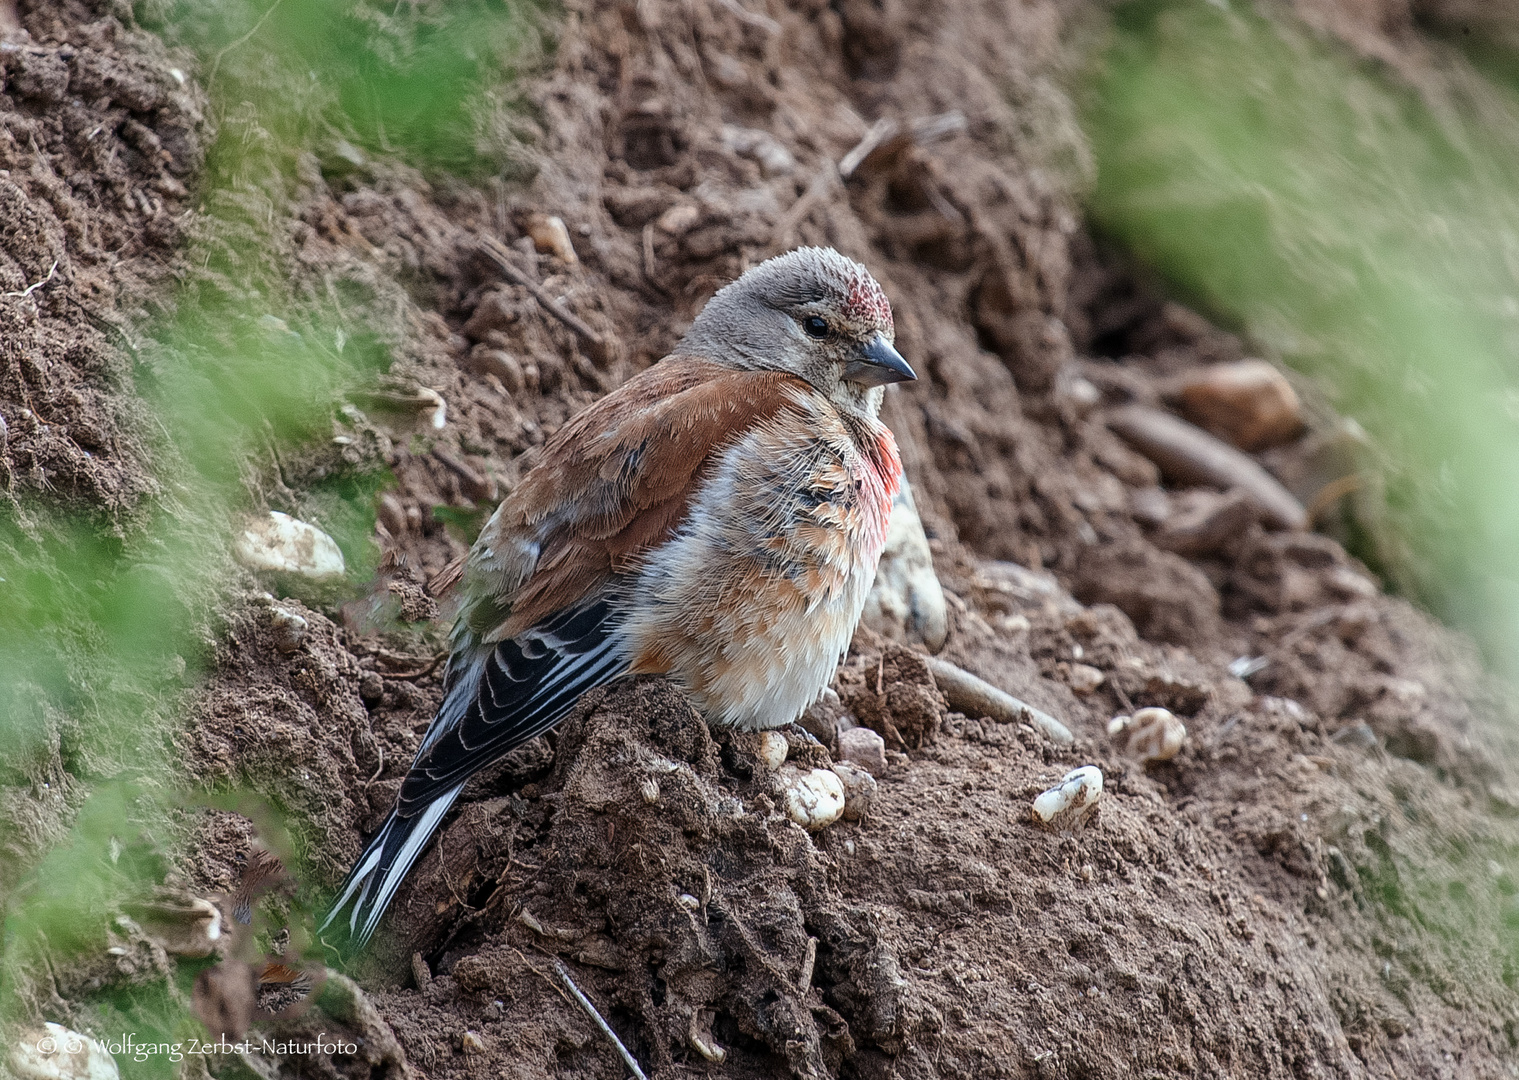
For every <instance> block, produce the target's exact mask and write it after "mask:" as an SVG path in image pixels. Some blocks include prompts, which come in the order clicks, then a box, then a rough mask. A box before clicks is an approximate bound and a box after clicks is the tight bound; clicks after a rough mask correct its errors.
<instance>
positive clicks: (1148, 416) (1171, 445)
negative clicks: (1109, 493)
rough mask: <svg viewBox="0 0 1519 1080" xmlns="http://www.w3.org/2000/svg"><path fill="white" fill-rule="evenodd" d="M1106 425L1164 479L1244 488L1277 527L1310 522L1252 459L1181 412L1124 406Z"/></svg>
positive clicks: (1289, 526)
mask: <svg viewBox="0 0 1519 1080" xmlns="http://www.w3.org/2000/svg"><path fill="white" fill-rule="evenodd" d="M1108 427H1109V428H1111V429H1112V430H1113V432H1114V434H1116V435H1117V436H1118V437H1119V438H1121V439H1123V441H1124V442H1126V443H1128V444H1129V445H1130V446H1132V447H1133V448H1134V449H1135V450H1138V451H1139V452H1140V453H1141V454H1143V455H1144V456H1145V457H1147V458H1149V459H1150V460H1151V461H1153V462H1155V464H1156V465H1158V466H1160V471H1161V475H1163V476H1165V477H1166V479H1168V480H1171V481H1173V482H1176V483H1181V484H1205V485H1207V486H1209V487H1216V488H1219V489H1221V490H1223V491H1228V490H1229V489H1230V488H1235V487H1237V488H1242V489H1244V491H1246V492H1247V493H1248V494H1249V495H1250V498H1251V499H1252V500H1253V501H1254V502H1255V504H1256V505H1257V506H1259V507H1260V508H1261V512H1262V515H1263V517H1264V519H1265V521H1266V524H1267V525H1269V526H1272V527H1274V528H1278V529H1302V528H1306V527H1307V525H1308V515H1307V513H1306V512H1304V510H1303V507H1302V504H1301V503H1299V502H1298V501H1297V499H1295V498H1294V497H1293V495H1292V492H1290V491H1288V490H1287V489H1286V488H1285V487H1283V486H1282V485H1281V482H1280V481H1278V480H1277V478H1276V477H1274V476H1272V475H1271V474H1270V473H1268V472H1267V471H1266V470H1265V469H1263V468H1261V466H1260V465H1258V464H1257V463H1256V461H1255V459H1253V458H1251V457H1249V456H1248V455H1246V454H1245V453H1244V452H1242V451H1240V450H1236V449H1235V448H1234V447H1232V446H1230V445H1229V444H1228V443H1226V442H1224V441H1223V440H1222V439H1219V438H1216V437H1215V436H1212V435H1209V434H1208V433H1207V432H1206V431H1204V430H1203V429H1202V428H1200V427H1197V426H1195V425H1193V424H1189V423H1187V422H1186V421H1185V420H1183V419H1182V418H1181V417H1179V416H1172V415H1171V414H1170V413H1168V412H1161V411H1160V410H1159V409H1151V408H1147V407H1146V406H1143V405H1125V406H1124V407H1123V408H1121V409H1115V410H1113V412H1112V413H1111V414H1109V416H1108Z"/></svg>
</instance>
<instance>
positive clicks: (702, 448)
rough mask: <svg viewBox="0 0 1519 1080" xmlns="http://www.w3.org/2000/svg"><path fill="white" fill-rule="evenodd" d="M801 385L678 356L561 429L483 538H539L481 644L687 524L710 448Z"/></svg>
mask: <svg viewBox="0 0 1519 1080" xmlns="http://www.w3.org/2000/svg"><path fill="white" fill-rule="evenodd" d="M805 388H806V384H805V383H803V382H802V381H801V380H799V379H797V378H795V377H794V376H791V375H784V374H781V373H778V372H764V371H734V370H733V369H731V368H727V367H723V366H721V365H718V364H714V363H712V362H711V361H708V360H700V359H695V358H692V357H671V358H670V359H667V360H664V361H662V362H661V363H659V364H657V365H656V366H654V367H652V368H650V369H648V370H647V371H645V372H643V373H642V374H640V375H638V376H636V377H635V378H633V379H631V380H629V381H628V382H627V383H625V384H624V385H623V386H622V387H620V388H619V389H617V390H616V391H614V392H613V393H611V394H609V395H607V396H606V397H605V398H602V399H601V400H600V401H599V402H597V403H596V404H595V405H592V406H591V407H590V408H588V409H586V410H585V411H584V412H582V413H580V414H579V415H578V416H576V417H575V418H574V419H572V420H571V421H570V422H569V423H567V424H566V425H565V426H564V427H562V428H560V429H559V431H558V432H556V433H555V435H554V437H553V438H552V439H550V440H549V441H548V442H547V443H546V444H545V445H544V448H543V456H542V458H541V459H540V460H539V463H538V464H537V465H536V466H535V467H534V468H533V470H532V471H531V472H529V473H528V475H527V476H526V477H525V478H524V479H523V481H522V483H521V484H520V485H519V486H518V487H517V489H516V490H515V491H513V492H512V494H511V496H510V498H509V499H508V500H507V502H506V504H505V505H504V506H503V507H502V513H501V514H500V515H499V516H498V517H497V518H496V520H495V521H494V522H493V523H492V524H493V526H494V528H493V530H491V532H492V534H493V535H488V536H482V538H481V539H482V542H488V543H499V542H501V541H508V540H512V539H516V540H518V541H519V542H520V541H524V540H531V539H536V540H537V542H538V545H539V548H538V558H537V562H536V565H535V567H534V569H533V571H532V573H531V574H530V575H529V576H528V577H527V579H526V580H525V581H524V582H523V583H522V585H521V588H520V589H519V590H518V591H517V592H516V594H515V596H512V597H510V598H509V603H510V615H509V616H508V617H507V618H506V620H505V621H504V622H502V623H501V624H500V625H498V626H497V627H496V628H495V630H494V631H492V632H490V633H488V634H486V635H485V638H484V640H486V641H500V640H503V639H506V638H511V637H515V636H516V635H517V634H520V633H522V632H523V631H525V630H527V629H528V628H530V627H532V626H535V625H537V624H538V623H539V622H541V621H542V620H543V619H545V618H547V617H548V616H550V615H552V614H553V613H554V612H557V611H562V610H564V609H566V608H568V607H570V606H572V605H574V604H576V603H578V602H579V601H581V600H583V599H585V598H586V597H587V596H590V595H591V594H592V593H593V592H595V591H596V590H597V589H598V588H600V587H601V586H603V585H604V584H605V583H606V582H607V580H608V579H609V578H611V577H612V576H613V575H614V574H617V573H620V572H623V571H626V570H630V569H632V568H633V567H634V566H636V565H637V562H638V559H639V557H640V556H641V554H642V553H643V552H644V551H646V550H647V549H648V548H649V547H651V546H653V545H655V544H658V543H660V542H661V541H662V540H664V539H665V538H666V537H668V536H669V535H670V534H671V533H673V532H674V531H675V529H676V528H677V527H678V526H679V524H680V522H681V521H682V519H683V518H684V517H685V515H686V510H687V507H688V505H689V503H690V499H691V496H692V493H693V492H694V490H695V489H696V487H697V485H698V484H699V483H700V481H701V479H702V476H703V474H704V472H705V470H706V468H707V466H708V463H709V462H710V461H711V459H712V457H713V456H714V452H715V451H717V450H720V449H722V448H723V447H725V446H727V445H728V444H729V443H730V442H732V441H733V440H734V439H735V438H737V437H738V436H740V435H742V434H743V433H744V432H745V431H748V430H749V429H750V428H751V427H753V426H754V425H755V424H757V423H761V422H763V421H764V420H767V419H769V418H770V417H773V416H775V415H776V414H777V413H779V412H780V411H782V410H783V409H786V408H788V407H792V406H793V403H794V401H795V398H794V396H793V395H794V393H795V391H797V390H799V389H805ZM501 599H502V600H507V599H508V598H507V597H505V596H502V597H501Z"/></svg>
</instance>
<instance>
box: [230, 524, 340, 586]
mask: <svg viewBox="0 0 1519 1080" xmlns="http://www.w3.org/2000/svg"><path fill="white" fill-rule="evenodd" d="M232 553H233V555H234V556H236V558H237V561H238V562H240V563H242V564H243V565H244V566H246V567H248V568H249V569H250V570H276V571H279V572H281V573H285V574H300V575H301V576H302V577H308V578H311V579H312V580H314V581H327V580H330V579H332V578H339V577H342V576H343V572H344V569H345V567H344V564H343V552H342V551H341V550H340V549H339V548H338V545H337V541H335V540H333V538H332V537H330V536H328V535H327V534H326V533H324V532H323V531H322V530H321V529H318V528H317V527H316V526H315V525H309V524H307V523H306V522H304V521H301V520H300V519H299V518H293V517H291V516H290V515H289V514H282V513H280V512H279V511H278V510H271V511H270V512H269V513H267V514H265V515H263V516H262V517H256V518H253V519H252V520H250V521H249V522H248V525H247V527H246V528H244V529H243V532H242V534H241V535H240V536H238V538H237V539H236V540H235V541H234V542H233V545H232Z"/></svg>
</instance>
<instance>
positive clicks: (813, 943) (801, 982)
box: [796, 937, 818, 994]
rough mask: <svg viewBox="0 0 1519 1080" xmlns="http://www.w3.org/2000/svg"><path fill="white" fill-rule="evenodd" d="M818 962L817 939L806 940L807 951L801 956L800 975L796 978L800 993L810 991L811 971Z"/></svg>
mask: <svg viewBox="0 0 1519 1080" xmlns="http://www.w3.org/2000/svg"><path fill="white" fill-rule="evenodd" d="M817 962H818V939H817V938H815V937H810V938H808V939H807V951H806V952H805V953H804V954H803V955H802V973H801V975H799V976H798V977H797V980H796V985H797V989H799V990H800V991H801V992H802V993H804V994H805V993H806V992H807V991H808V990H810V989H812V969H813V966H814V965H816V964H817Z"/></svg>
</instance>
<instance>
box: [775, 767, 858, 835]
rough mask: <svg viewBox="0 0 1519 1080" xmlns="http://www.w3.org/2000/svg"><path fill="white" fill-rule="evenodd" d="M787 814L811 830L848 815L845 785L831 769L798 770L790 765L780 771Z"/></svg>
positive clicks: (814, 830) (824, 826)
mask: <svg viewBox="0 0 1519 1080" xmlns="http://www.w3.org/2000/svg"><path fill="white" fill-rule="evenodd" d="M780 780H781V791H782V794H783V795H784V797H785V803H786V816H787V817H789V818H790V819H791V820H792V821H794V822H796V823H797V824H798V825H800V826H801V827H802V828H804V829H806V830H807V831H808V832H817V831H818V830H819V829H823V828H827V827H828V826H829V825H832V824H833V823H834V822H835V821H837V820H839V818H840V817H842V816H843V814H844V785H843V783H841V782H840V780H839V778H838V776H837V775H836V774H835V773H834V772H833V771H832V770H830V769H807V770H805V771H804V770H802V769H798V768H797V767H796V766H794V765H788V766H785V767H783V768H782V769H781V771H780Z"/></svg>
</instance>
